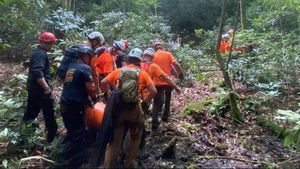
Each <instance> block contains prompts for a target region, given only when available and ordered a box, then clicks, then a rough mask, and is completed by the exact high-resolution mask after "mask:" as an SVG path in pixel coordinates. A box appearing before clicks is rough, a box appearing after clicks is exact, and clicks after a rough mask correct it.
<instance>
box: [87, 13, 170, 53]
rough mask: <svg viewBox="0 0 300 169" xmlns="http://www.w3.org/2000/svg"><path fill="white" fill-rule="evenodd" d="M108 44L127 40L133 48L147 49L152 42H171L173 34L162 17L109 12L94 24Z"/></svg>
mask: <svg viewBox="0 0 300 169" xmlns="http://www.w3.org/2000/svg"><path fill="white" fill-rule="evenodd" d="M93 23H94V25H95V30H99V31H100V32H101V33H103V35H104V36H105V39H107V41H108V42H112V41H113V40H117V39H127V40H128V41H129V42H130V43H131V46H132V47H140V48H146V47H149V46H151V41H152V40H155V39H163V40H165V41H166V42H169V41H170V39H171V36H172V34H171V33H170V27H169V26H167V25H166V23H165V22H164V19H163V18H162V17H156V16H147V17H144V16H141V15H137V14H134V13H127V14H125V13H122V12H108V13H104V14H103V15H102V16H101V17H100V19H99V20H96V21H94V22H93Z"/></svg>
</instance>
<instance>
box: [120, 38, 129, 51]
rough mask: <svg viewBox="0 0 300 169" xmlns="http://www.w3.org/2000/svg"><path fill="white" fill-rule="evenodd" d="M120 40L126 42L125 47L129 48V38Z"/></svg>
mask: <svg viewBox="0 0 300 169" xmlns="http://www.w3.org/2000/svg"><path fill="white" fill-rule="evenodd" d="M120 41H121V42H123V43H124V45H125V49H128V47H129V43H128V41H127V40H124V39H121V40H120Z"/></svg>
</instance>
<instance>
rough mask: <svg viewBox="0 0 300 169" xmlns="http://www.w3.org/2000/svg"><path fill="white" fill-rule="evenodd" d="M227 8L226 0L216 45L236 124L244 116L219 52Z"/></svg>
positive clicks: (223, 2) (231, 113) (231, 116)
mask: <svg viewBox="0 0 300 169" xmlns="http://www.w3.org/2000/svg"><path fill="white" fill-rule="evenodd" d="M225 8H226V0H223V1H222V12H221V19H220V24H219V30H218V41H217V45H216V49H215V50H216V55H217V61H218V63H219V66H220V70H221V71H222V73H223V77H224V81H225V84H226V87H227V89H228V90H229V101H230V108H231V112H230V118H231V119H232V120H233V121H234V122H237V123H242V122H243V118H242V114H241V112H240V110H239V108H238V105H237V100H236V94H235V92H234V90H233V87H232V84H231V80H230V77H229V73H228V70H227V69H226V68H225V61H224V59H223V57H222V56H221V54H220V52H219V48H220V42H221V37H222V30H223V26H224V20H225Z"/></svg>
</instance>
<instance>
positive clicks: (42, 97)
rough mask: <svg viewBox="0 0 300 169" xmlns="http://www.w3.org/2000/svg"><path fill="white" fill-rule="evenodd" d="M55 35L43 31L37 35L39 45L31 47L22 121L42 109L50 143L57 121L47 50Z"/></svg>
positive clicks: (35, 114) (54, 40) (29, 118)
mask: <svg viewBox="0 0 300 169" xmlns="http://www.w3.org/2000/svg"><path fill="white" fill-rule="evenodd" d="M55 42H56V37H55V35H54V34H52V33H51V32H43V33H41V34H40V36H39V45H38V46H37V48H35V49H33V51H32V52H31V56H30V62H29V72H28V80H27V91H28V98H27V108H26V111H25V113H24V116H23V119H22V121H23V122H29V121H32V120H34V119H35V118H36V117H37V116H38V114H39V112H40V110H41V109H42V111H43V116H44V121H45V126H46V129H47V138H46V140H47V141H48V142H49V143H51V142H52V141H53V139H54V137H55V136H56V132H57V123H56V121H55V117H54V112H55V110H54V97H53V92H52V86H51V85H50V83H49V81H50V62H49V58H48V55H47V52H48V51H49V50H51V49H52V47H53V45H54V44H55Z"/></svg>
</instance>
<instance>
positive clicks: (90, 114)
mask: <svg viewBox="0 0 300 169" xmlns="http://www.w3.org/2000/svg"><path fill="white" fill-rule="evenodd" d="M104 110H105V104H104V103H103V102H98V103H96V104H95V105H94V107H88V108H86V109H85V121H86V124H87V126H88V127H89V128H100V127H101V124H102V120H103V116H104Z"/></svg>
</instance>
